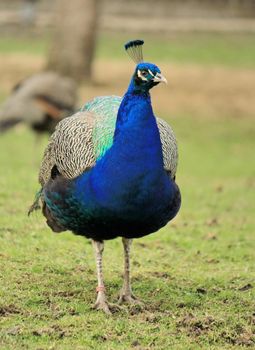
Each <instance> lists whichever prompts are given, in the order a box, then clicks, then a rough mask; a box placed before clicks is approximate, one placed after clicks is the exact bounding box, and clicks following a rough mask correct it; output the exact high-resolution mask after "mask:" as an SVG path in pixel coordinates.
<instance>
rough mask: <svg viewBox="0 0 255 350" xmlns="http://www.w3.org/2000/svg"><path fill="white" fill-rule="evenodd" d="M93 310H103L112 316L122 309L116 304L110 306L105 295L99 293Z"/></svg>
mask: <svg viewBox="0 0 255 350" xmlns="http://www.w3.org/2000/svg"><path fill="white" fill-rule="evenodd" d="M93 309H96V310H102V311H104V312H105V313H106V314H107V315H111V314H112V313H115V312H117V311H119V310H121V307H120V306H119V305H116V304H110V303H108V302H107V300H106V296H105V293H103V292H99V293H98V295H97V300H96V302H95V304H94V305H93Z"/></svg>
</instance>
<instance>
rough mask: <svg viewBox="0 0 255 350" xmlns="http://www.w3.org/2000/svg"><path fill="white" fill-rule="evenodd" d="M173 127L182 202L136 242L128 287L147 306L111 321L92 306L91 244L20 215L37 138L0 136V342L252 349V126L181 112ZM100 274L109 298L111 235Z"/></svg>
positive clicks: (113, 278)
mask: <svg viewBox="0 0 255 350" xmlns="http://www.w3.org/2000/svg"><path fill="white" fill-rule="evenodd" d="M171 124H172V125H173V127H174V129H175V131H176V134H177V137H178V140H179V147H180V163H179V171H178V176H177V180H178V183H179V185H180V187H181V190H182V196H183V203H182V209H181V212H180V215H179V216H178V217H177V219H176V220H174V221H173V222H172V223H170V224H169V225H168V226H167V227H165V228H163V229H162V230H161V231H160V232H158V233H156V234H153V235H150V236H148V237H144V238H142V239H139V240H136V241H135V242H134V246H133V249H132V256H133V257H132V277H133V289H134V292H135V294H136V295H137V296H139V297H140V298H141V299H142V300H143V301H144V302H145V307H144V308H138V307H131V308H124V310H123V311H121V312H119V313H115V314H114V315H113V316H112V317H108V316H107V317H106V316H105V315H104V314H103V313H100V312H96V311H93V310H91V308H90V305H91V304H92V303H93V302H94V300H95V286H96V275H95V267H94V257H93V251H92V248H91V246H90V242H89V241H87V240H85V239H83V238H81V237H76V236H74V235H72V234H70V233H63V234H59V235H56V234H53V233H52V232H51V231H50V229H49V228H48V227H47V226H46V224H45V222H44V218H43V217H42V215H41V214H40V213H38V214H35V215H34V216H33V217H32V218H28V217H27V216H26V210H27V208H28V206H29V205H30V203H31V201H32V200H33V196H34V193H35V191H36V189H37V188H38V186H37V179H36V177H37V168H38V163H39V161H38V159H39V158H40V157H41V153H42V150H43V147H44V146H45V142H46V140H45V139H44V142H43V144H42V145H41V146H40V147H39V148H36V147H34V137H33V135H32V134H31V133H30V132H29V131H27V130H24V129H22V130H14V131H13V132H10V133H8V134H5V135H3V136H1V138H0V149H1V153H0V164H1V173H0V247H1V248H0V249H1V250H0V263H1V272H0V286H1V287H0V348H1V349H61V350H63V349H70V348H73V349H107V350H108V349H157V350H158V349H184V350H186V349H240V348H241V347H246V346H250V348H254V347H255V338H254V332H255V326H254V322H255V319H254V306H255V305H254V296H255V293H254V291H255V288H254V287H255V281H254V273H255V271H254V270H255V268H254V243H255V242H254V226H255V225H254V224H255V218H254V211H255V201H254V194H255V180H254V179H255V164H254V132H255V127H254V123H252V122H251V120H248V119H243V120H234V119H227V120H225V119H221V120H219V119H218V120H210V119H209V120H208V119H207V120H203V119H192V118H187V117H185V118H184V117H181V116H178V118H174V119H172V120H171ZM104 271H105V283H106V286H107V291H108V295H109V300H110V301H111V302H114V301H116V299H117V293H118V291H119V289H120V287H121V273H122V247H121V242H120V240H119V239H117V240H114V241H109V242H106V247H105V253H104ZM245 286H246V287H245ZM246 289H247V290H246Z"/></svg>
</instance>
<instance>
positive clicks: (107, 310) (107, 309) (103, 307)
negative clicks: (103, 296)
mask: <svg viewBox="0 0 255 350" xmlns="http://www.w3.org/2000/svg"><path fill="white" fill-rule="evenodd" d="M93 309H96V310H102V311H104V312H105V313H106V314H107V315H111V314H112V312H111V310H110V307H109V304H108V303H107V302H106V301H97V302H96V303H95V304H94V305H93Z"/></svg>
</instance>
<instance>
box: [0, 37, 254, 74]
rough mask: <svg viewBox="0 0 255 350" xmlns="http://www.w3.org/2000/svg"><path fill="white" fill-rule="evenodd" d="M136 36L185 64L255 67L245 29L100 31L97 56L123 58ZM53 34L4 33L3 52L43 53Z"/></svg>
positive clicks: (149, 49)
mask: <svg viewBox="0 0 255 350" xmlns="http://www.w3.org/2000/svg"><path fill="white" fill-rule="evenodd" d="M133 37H142V38H143V39H145V42H146V48H145V57H146V58H147V57H148V59H149V60H155V59H157V60H158V58H159V57H160V60H161V61H166V62H168V61H169V60H170V61H171V62H177V63H181V64H186V63H195V64H206V65H209V66H211V65H215V64H217V65H222V66H228V67H239V68H253V67H254V66H255V46H254V34H253V33H251V34H247V33H245V34H242V33H234V34H232V33H219V34H215V33H195V32H194V33H189V34H187V33H178V34H168V35H161V36H155V35H148V34H141V33H134V34H132V35H131V36H130V34H125V33H121V34H110V33H108V34H100V35H99V38H98V44H97V51H96V56H97V58H100V59H105V58H106V59H107V58H108V59H109V58H110V59H111V60H119V59H123V44H124V43H125V42H127V41H128V40H130V39H132V38H133ZM49 38H50V36H49V35H45V36H43V37H42V38H41V40H38V38H37V37H30V38H28V37H27V36H22V35H20V36H16V37H13V36H11V37H9V36H2V37H1V38H0V54H9V53H15V52H17V51H18V52H20V53H23V54H26V53H30V54H34V55H42V54H45V53H46V52H47V49H48V42H49Z"/></svg>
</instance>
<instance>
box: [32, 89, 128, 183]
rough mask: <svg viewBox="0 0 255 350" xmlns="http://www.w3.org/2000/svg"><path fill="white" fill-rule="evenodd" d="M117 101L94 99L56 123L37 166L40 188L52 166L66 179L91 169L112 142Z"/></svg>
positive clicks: (48, 175) (117, 99)
mask: <svg viewBox="0 0 255 350" xmlns="http://www.w3.org/2000/svg"><path fill="white" fill-rule="evenodd" d="M120 102H121V98H120V97H117V96H105V97H104V96H103V97H97V98H95V99H94V100H92V101H90V102H88V103H87V104H86V105H85V106H84V107H82V109H81V110H80V111H79V112H77V113H75V114H74V115H72V116H71V117H68V118H65V119H64V120H62V121H61V122H59V123H58V125H57V127H56V130H55V132H54V133H53V134H52V136H51V138H50V142H49V144H48V147H47V148H46V150H45V153H44V157H43V160H42V163H41V168H40V173H39V182H40V184H41V185H42V187H43V186H44V185H45V184H46V183H47V182H48V180H49V179H50V177H51V172H52V169H53V167H54V166H56V167H57V170H58V171H59V172H60V173H61V174H62V175H63V176H64V177H66V178H69V179H72V178H75V177H77V176H78V175H80V174H82V173H83V172H84V171H86V169H89V168H91V167H93V166H94V164H95V162H96V160H98V159H100V158H101V157H102V156H103V155H104V153H105V152H106V151H107V149H109V148H110V147H111V145H112V143H113V135H114V130H115V123H116V118H117V112H118V108H119V105H120Z"/></svg>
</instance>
